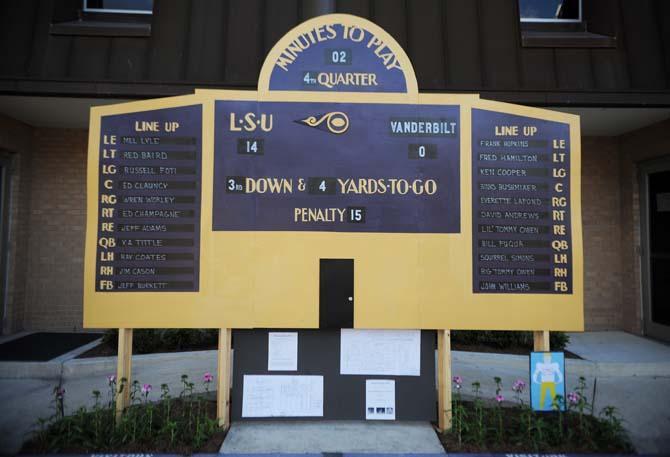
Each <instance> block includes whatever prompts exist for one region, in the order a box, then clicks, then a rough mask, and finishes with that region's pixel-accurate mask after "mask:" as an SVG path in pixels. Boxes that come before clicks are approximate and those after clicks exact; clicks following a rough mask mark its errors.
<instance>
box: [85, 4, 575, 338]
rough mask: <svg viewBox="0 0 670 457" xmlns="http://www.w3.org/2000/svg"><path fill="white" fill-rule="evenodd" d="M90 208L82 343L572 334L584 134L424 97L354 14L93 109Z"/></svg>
mask: <svg viewBox="0 0 670 457" xmlns="http://www.w3.org/2000/svg"><path fill="white" fill-rule="evenodd" d="M87 190H88V194H87V197H88V214H87V233H86V260H85V262H86V268H85V272H86V273H85V287H84V324H85V326H86V327H120V328H150V327H160V328H164V327H180V328H186V327H200V328H238V329H239V328H305V329H308V328H319V327H324V325H327V324H324V322H326V321H328V319H330V318H332V319H334V321H331V323H330V324H328V325H330V326H331V327H332V326H336V327H337V326H338V325H339V327H346V326H347V325H342V323H343V322H345V323H346V322H349V325H348V326H350V327H354V328H360V329H374V328H377V329H490V330H571V331H575V330H583V265H582V263H583V260H582V228H581V207H580V200H581V196H580V132H579V118H578V117H577V116H573V115H570V114H564V113H558V112H552V111H547V110H543V109H536V108H529V107H525V106H517V105H511V104H505V103H498V102H493V101H487V100H482V99H480V98H479V97H478V96H477V95H459V94H421V93H419V92H418V87H417V81H416V77H415V74H414V70H413V69H412V65H411V63H410V61H409V59H408V57H407V55H406V54H405V52H404V51H403V49H402V48H401V47H400V46H399V45H398V43H396V41H395V40H394V39H393V38H392V37H391V36H390V35H389V34H388V33H386V32H385V31H383V30H382V29H381V28H379V27H378V26H376V25H375V24H373V23H371V22H369V21H366V20H364V19H360V18H357V17H354V16H348V15H341V14H333V15H327V16H321V17H318V18H315V19H312V20H309V21H307V22H305V23H303V24H301V25H299V26H298V27H296V28H295V29H293V30H291V31H290V32H289V33H288V34H287V35H286V36H285V37H284V38H282V39H281V40H280V41H279V42H278V43H277V44H276V45H275V47H274V48H273V49H272V51H271V52H270V53H269V55H268V56H267V59H266V60H265V63H264V65H263V68H262V70H261V73H260V79H259V82H258V91H226V90H196V92H195V94H194V95H187V96H180V97H171V98H165V99H158V100H151V101H141V102H132V103H123V104H119V105H113V106H104V107H98V108H93V109H92V110H91V118H90V137H89V152H88V189H87ZM338 275H339V276H338ZM333 277H335V279H333ZM338 278H339V279H338ZM333 290H334V292H333V293H331V292H329V291H333ZM337 290H341V291H344V295H343V296H342V297H340V298H337V293H338V292H337ZM324 291H325V292H324ZM333 296H335V297H336V298H335V299H332V297H333ZM326 318H328V319H326ZM338 323H339V324H338Z"/></svg>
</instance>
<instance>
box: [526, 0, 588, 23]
mask: <svg viewBox="0 0 670 457" xmlns="http://www.w3.org/2000/svg"><path fill="white" fill-rule="evenodd" d="M519 16H520V17H521V22H554V23H556V22H558V23H560V22H581V21H582V2H581V0H519Z"/></svg>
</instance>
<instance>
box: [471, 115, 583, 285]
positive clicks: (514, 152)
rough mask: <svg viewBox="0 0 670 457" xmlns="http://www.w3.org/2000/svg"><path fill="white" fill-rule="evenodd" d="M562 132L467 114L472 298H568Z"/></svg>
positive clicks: (516, 119) (565, 129) (562, 127)
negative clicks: (480, 295)
mask: <svg viewBox="0 0 670 457" xmlns="http://www.w3.org/2000/svg"><path fill="white" fill-rule="evenodd" d="M569 202H570V128H569V125H568V124H564V123H560V122H552V121H545V120H540V119H534V118H529V117H523V116H516V115H511V114H506V113H497V112H494V111H487V110H482V109H473V110H472V232H473V233H472V240H473V255H474V259H473V269H474V271H473V290H474V292H475V293H477V292H481V293H534V294H538V293H551V294H570V293H572V252H571V244H572V240H571V224H570V207H569V206H570V203H569Z"/></svg>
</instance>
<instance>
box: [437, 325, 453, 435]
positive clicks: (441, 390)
mask: <svg viewBox="0 0 670 457" xmlns="http://www.w3.org/2000/svg"><path fill="white" fill-rule="evenodd" d="M437 389H438V390H437V406H438V417H437V420H438V428H439V429H440V431H441V432H444V431H446V430H449V429H450V428H451V335H450V333H449V330H438V331H437Z"/></svg>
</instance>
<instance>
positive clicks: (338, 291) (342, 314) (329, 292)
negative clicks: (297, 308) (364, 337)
mask: <svg viewBox="0 0 670 457" xmlns="http://www.w3.org/2000/svg"><path fill="white" fill-rule="evenodd" d="M353 326H354V260H353V259H321V261H320V273H319V328H353Z"/></svg>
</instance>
